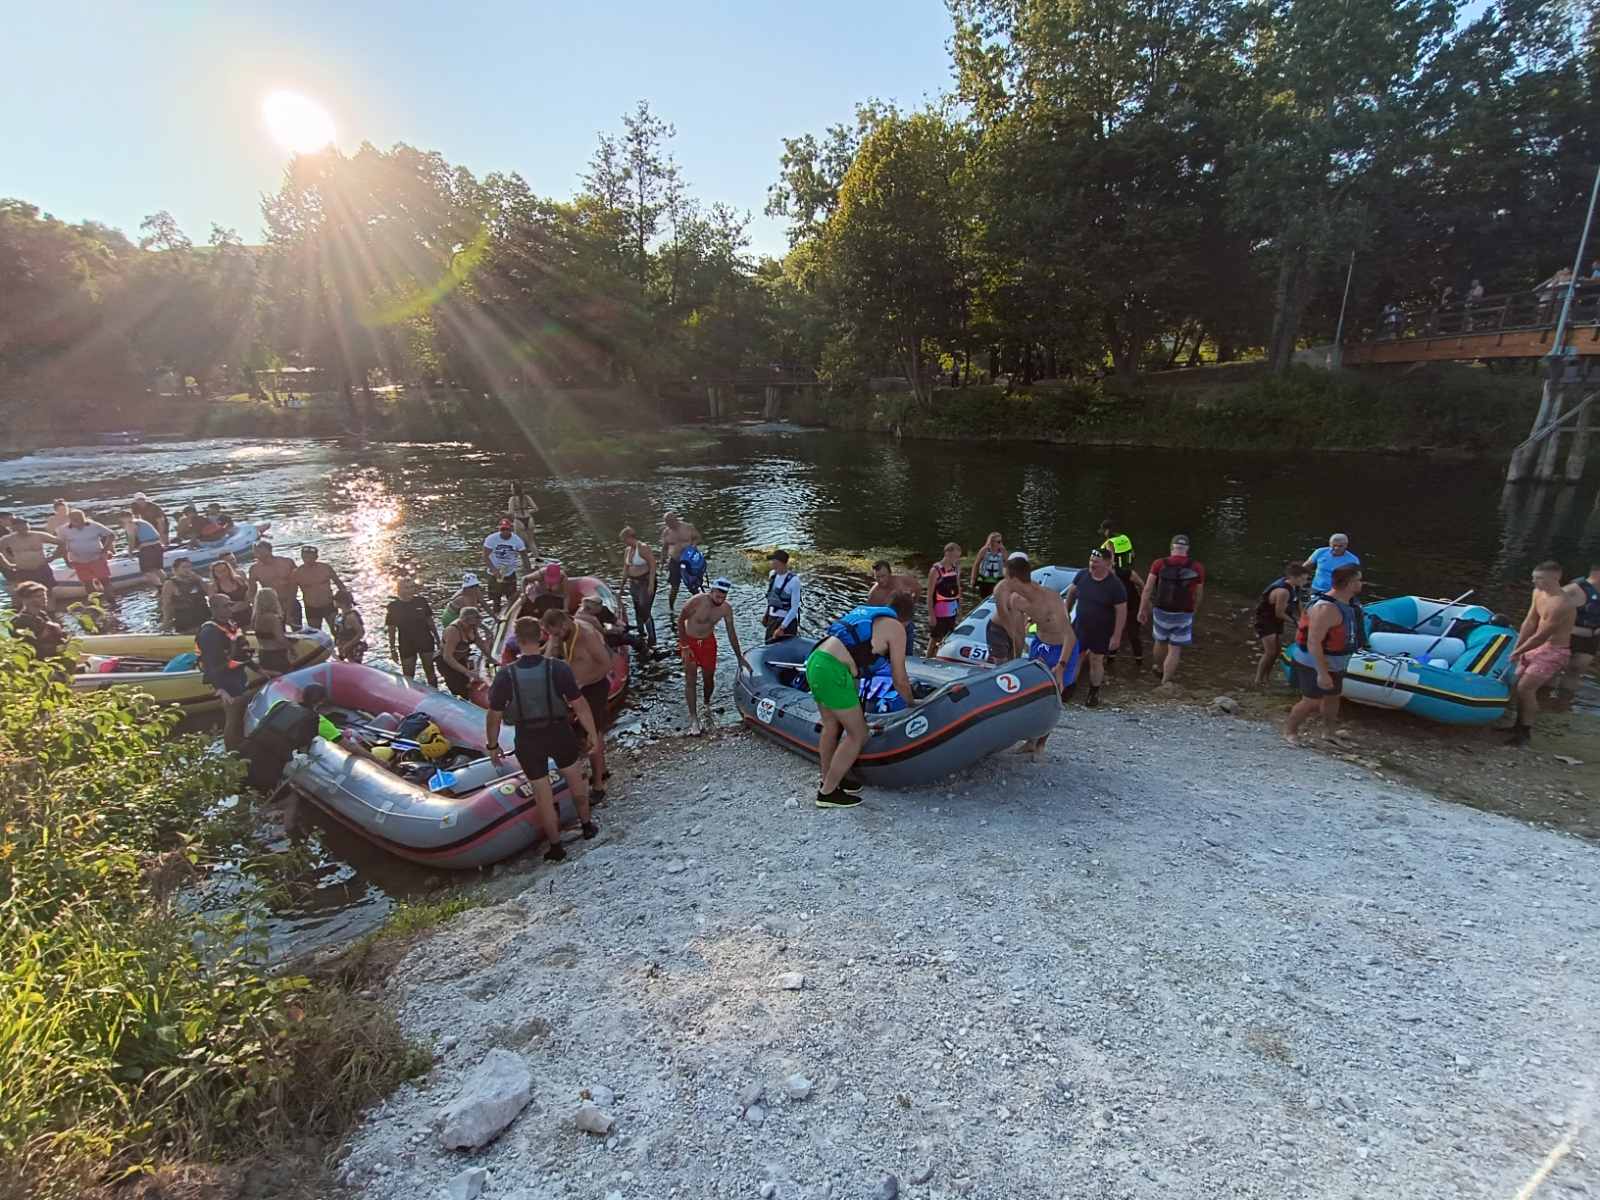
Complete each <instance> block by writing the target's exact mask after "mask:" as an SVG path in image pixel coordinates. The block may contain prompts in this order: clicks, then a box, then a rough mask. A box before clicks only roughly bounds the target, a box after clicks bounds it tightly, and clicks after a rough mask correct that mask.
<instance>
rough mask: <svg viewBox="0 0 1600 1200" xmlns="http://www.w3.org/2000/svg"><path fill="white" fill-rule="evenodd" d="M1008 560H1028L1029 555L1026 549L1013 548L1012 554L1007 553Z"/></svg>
mask: <svg viewBox="0 0 1600 1200" xmlns="http://www.w3.org/2000/svg"><path fill="white" fill-rule="evenodd" d="M1006 561H1007V562H1027V561H1028V555H1027V553H1026V552H1025V551H1022V550H1013V551H1012V552H1011V553H1010V554H1008V555H1006Z"/></svg>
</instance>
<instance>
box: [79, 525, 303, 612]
mask: <svg viewBox="0 0 1600 1200" xmlns="http://www.w3.org/2000/svg"><path fill="white" fill-rule="evenodd" d="M271 527H272V523H271V522H270V521H263V522H261V523H260V524H259V525H258V524H256V523H255V522H254V521H240V522H239V523H238V524H237V525H235V526H234V527H233V532H232V533H230V534H229V535H228V536H227V537H225V538H222V539H221V540H220V541H215V542H201V543H199V544H198V545H195V546H168V547H167V552H166V554H165V555H163V556H162V561H163V563H164V564H165V567H166V569H167V570H168V571H171V570H172V564H173V563H175V562H177V561H178V560H179V559H180V558H187V559H188V560H189V561H190V562H192V563H193V564H194V565H195V569H196V570H200V569H201V568H202V567H207V566H210V565H211V564H212V563H214V562H216V561H217V559H219V558H221V557H222V556H223V555H224V554H232V555H234V556H236V557H238V558H249V557H250V556H251V555H253V554H254V553H255V552H256V543H257V542H259V541H260V540H261V539H262V537H263V536H265V534H266V532H267V530H268V529H270V528H271ZM109 561H110V568H111V582H110V583H109V584H108V585H107V586H108V587H109V588H110V589H111V590H112V591H113V592H126V591H128V590H130V589H132V588H137V587H149V586H150V583H149V581H148V580H146V579H145V577H144V572H142V571H141V570H139V560H138V559H137V558H136V557H134V556H132V555H127V554H118V555H114V556H113V557H112V558H111V559H110V560H109ZM51 572H52V573H53V574H54V575H55V577H56V583H55V587H54V589H52V598H53V599H55V600H81V599H82V598H83V597H84V595H85V594H86V592H85V590H84V586H83V584H82V582H80V581H79V579H78V574H77V572H76V571H74V570H73V569H72V568H71V567H70V566H68V565H67V564H65V563H56V564H54V565H53V566H52V567H51Z"/></svg>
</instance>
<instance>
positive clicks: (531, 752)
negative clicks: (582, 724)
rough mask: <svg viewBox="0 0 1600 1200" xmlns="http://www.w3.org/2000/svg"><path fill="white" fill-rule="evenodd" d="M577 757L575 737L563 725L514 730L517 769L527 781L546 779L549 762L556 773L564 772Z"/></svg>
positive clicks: (564, 723)
mask: <svg viewBox="0 0 1600 1200" xmlns="http://www.w3.org/2000/svg"><path fill="white" fill-rule="evenodd" d="M580 756H581V751H580V750H579V749H578V735H577V734H576V733H574V732H573V731H572V726H571V725H569V724H568V723H567V722H566V721H551V722H550V723H549V724H548V725H518V726H517V765H518V766H520V767H521V768H522V773H523V774H524V775H526V776H527V777H528V779H529V780H536V779H543V778H544V777H545V776H546V775H548V774H549V773H550V763H551V762H552V761H554V762H555V764H556V769H557V770H562V771H564V770H566V769H567V768H568V767H570V766H571V765H572V764H573V763H575V762H577V761H578V759H579V757H580Z"/></svg>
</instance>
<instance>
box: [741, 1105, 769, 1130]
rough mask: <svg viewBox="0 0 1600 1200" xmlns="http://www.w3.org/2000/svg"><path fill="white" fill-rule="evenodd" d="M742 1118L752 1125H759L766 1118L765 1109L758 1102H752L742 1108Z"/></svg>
mask: <svg viewBox="0 0 1600 1200" xmlns="http://www.w3.org/2000/svg"><path fill="white" fill-rule="evenodd" d="M744 1119H745V1120H746V1121H749V1122H750V1124H752V1125H760V1124H762V1123H763V1122H764V1121H766V1119H767V1110H766V1109H764V1108H762V1107H761V1105H759V1104H752V1105H751V1106H750V1107H749V1108H747V1109H745V1110H744Z"/></svg>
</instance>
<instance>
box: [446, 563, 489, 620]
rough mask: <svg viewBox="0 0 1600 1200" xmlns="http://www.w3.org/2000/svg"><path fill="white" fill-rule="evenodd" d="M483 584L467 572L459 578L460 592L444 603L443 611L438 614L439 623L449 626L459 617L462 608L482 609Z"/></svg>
mask: <svg viewBox="0 0 1600 1200" xmlns="http://www.w3.org/2000/svg"><path fill="white" fill-rule="evenodd" d="M483 606H484V605H483V582H482V581H481V580H480V579H479V578H478V577H477V576H476V575H474V574H473V573H472V572H471V571H468V572H467V573H466V574H465V575H463V576H462V577H461V590H460V591H458V592H457V593H456V594H455V595H454V596H451V597H450V599H448V600H446V601H445V603H444V611H443V612H442V613H440V614H439V622H440V624H442V625H449V624H450V623H451V622H453V621H454V620H455V619H456V618H457V617H459V616H460V615H461V610H462V609H463V608H482V607H483Z"/></svg>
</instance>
